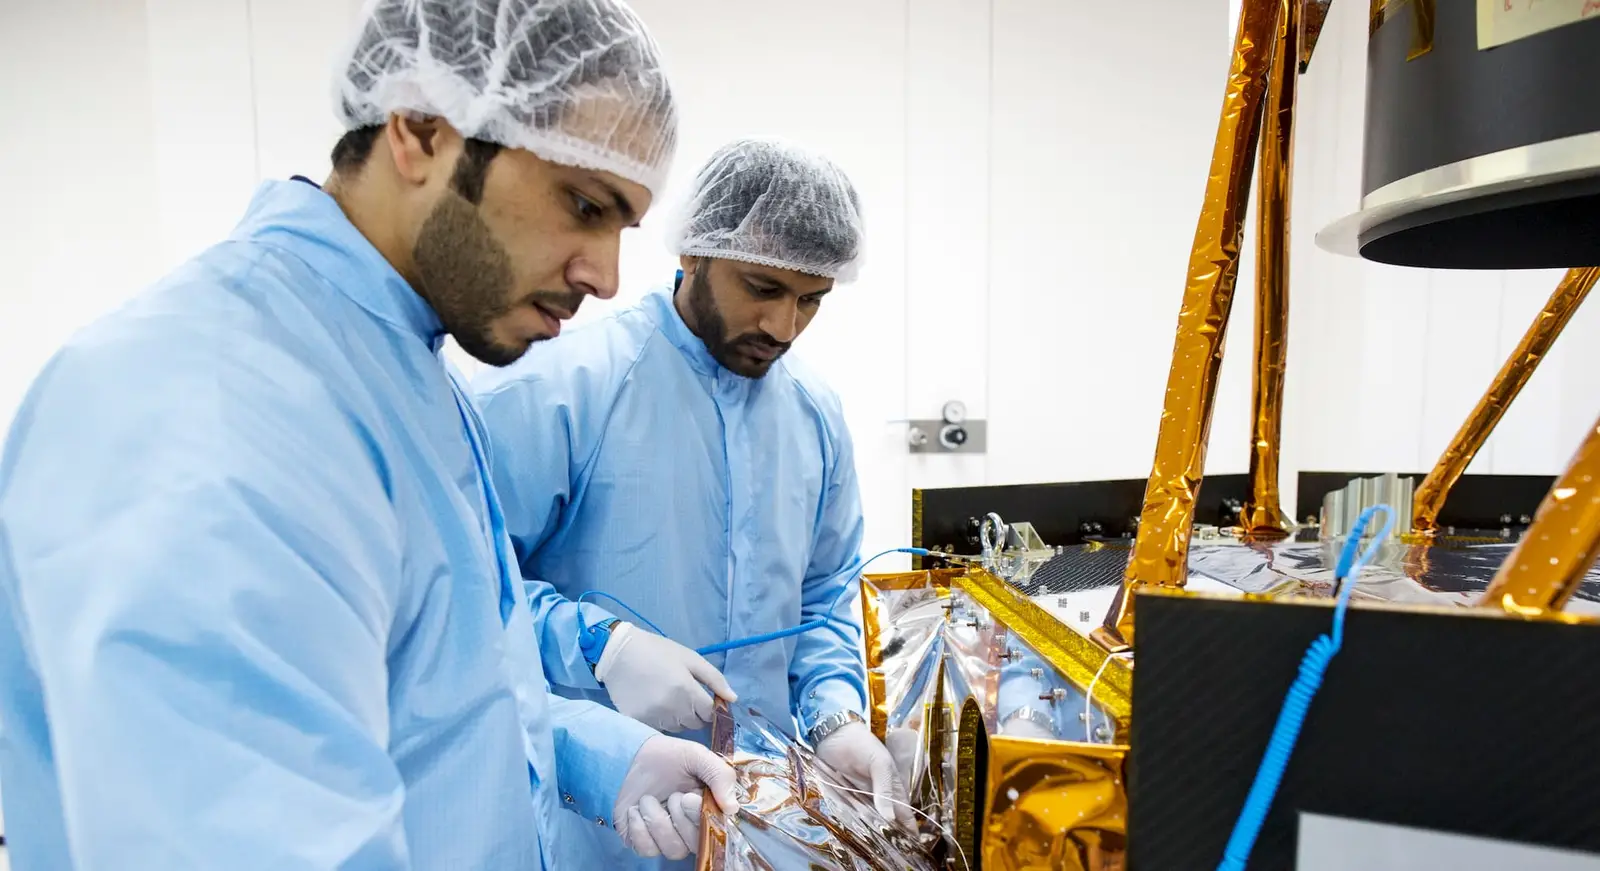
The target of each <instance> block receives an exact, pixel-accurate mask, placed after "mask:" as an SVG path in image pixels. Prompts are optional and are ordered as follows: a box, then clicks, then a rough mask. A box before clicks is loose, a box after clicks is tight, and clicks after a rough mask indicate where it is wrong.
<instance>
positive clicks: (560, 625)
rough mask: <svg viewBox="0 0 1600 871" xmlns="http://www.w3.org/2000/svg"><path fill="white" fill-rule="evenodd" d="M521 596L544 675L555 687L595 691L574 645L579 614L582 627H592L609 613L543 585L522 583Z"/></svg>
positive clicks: (590, 672) (595, 684)
mask: <svg viewBox="0 0 1600 871" xmlns="http://www.w3.org/2000/svg"><path fill="white" fill-rule="evenodd" d="M522 589H523V593H524V594H525V595H526V596H527V599H528V607H529V608H530V609H531V610H532V611H533V631H534V635H535V636H537V638H538V641H539V655H540V656H541V658H543V660H544V673H545V675H546V677H548V678H549V680H550V682H551V683H553V684H556V685H558V686H563V687H570V688H572V689H579V690H598V689H600V682H599V681H597V680H595V679H594V671H593V670H592V669H590V668H589V663H588V661H587V660H585V659H584V658H583V650H582V649H581V648H580V647H579V644H578V632H579V631H580V629H579V623H578V617H579V614H580V613H581V614H582V617H583V623H582V625H583V626H593V625H594V624H596V623H599V622H600V621H601V620H604V619H606V618H608V617H612V616H614V615H612V614H611V613H610V612H609V611H607V610H606V609H604V608H602V607H600V606H599V605H595V604H592V603H589V602H584V603H583V604H582V605H581V606H580V605H579V604H578V603H576V602H574V601H572V600H571V599H568V598H567V597H565V596H563V595H561V594H560V593H558V592H556V590H555V588H554V587H552V586H551V585H550V584H549V583H547V582H545V581H536V580H531V579H524V580H523V582H522Z"/></svg>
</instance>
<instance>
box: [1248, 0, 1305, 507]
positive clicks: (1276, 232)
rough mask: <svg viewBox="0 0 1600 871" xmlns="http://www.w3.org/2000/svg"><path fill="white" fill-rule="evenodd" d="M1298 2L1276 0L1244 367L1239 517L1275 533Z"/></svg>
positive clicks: (1286, 354)
mask: <svg viewBox="0 0 1600 871" xmlns="http://www.w3.org/2000/svg"><path fill="white" fill-rule="evenodd" d="M1303 2H1304V0H1279V10H1278V36H1277V45H1276V47H1275V48H1274V50H1273V54H1272V69H1271V73H1270V75H1269V78H1268V80H1267V105H1266V110H1265V111H1264V112H1263V116H1262V121H1261V168H1260V185H1261V187H1260V188H1259V189H1258V190H1257V191H1256V221H1257V225H1258V233H1257V238H1256V331H1255V332H1256V335H1255V347H1254V354H1255V356H1254V360H1253V363H1254V365H1253V367H1252V369H1251V376H1252V382H1253V383H1252V393H1251V414H1250V498H1249V499H1247V500H1245V504H1244V510H1243V511H1242V512H1241V513H1240V517H1239V523H1240V525H1241V526H1243V527H1244V530H1245V532H1246V533H1248V534H1250V535H1252V536H1255V537H1258V538H1260V537H1270V538H1282V537H1283V536H1284V535H1286V534H1288V532H1289V530H1290V529H1292V528H1293V526H1294V524H1293V523H1291V522H1290V520H1289V518H1287V517H1285V516H1284V513H1283V504H1282V499H1281V497H1280V496H1279V493H1278V459H1279V448H1280V446H1281V443H1282V441H1283V384H1284V376H1285V373H1286V369H1285V367H1286V365H1287V363H1288V357H1289V203H1290V193H1291V187H1292V186H1291V184H1290V182H1291V179H1292V178H1293V176H1294V103H1295V91H1296V87H1295V86H1296V84H1297V83H1298V81H1299V72H1300V64H1299V58H1298V56H1297V55H1298V47H1299V44H1300V16H1301V9H1302V4H1303Z"/></svg>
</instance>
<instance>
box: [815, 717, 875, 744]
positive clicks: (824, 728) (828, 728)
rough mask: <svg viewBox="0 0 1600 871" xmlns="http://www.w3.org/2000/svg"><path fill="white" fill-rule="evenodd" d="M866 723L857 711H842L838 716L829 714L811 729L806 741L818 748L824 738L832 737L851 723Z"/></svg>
mask: <svg viewBox="0 0 1600 871" xmlns="http://www.w3.org/2000/svg"><path fill="white" fill-rule="evenodd" d="M865 722H866V720H865V719H864V718H862V716H861V715H860V714H858V713H856V712H855V711H840V712H838V713H837V714H829V715H828V716H826V717H823V718H822V719H820V720H818V721H817V724H816V725H815V726H812V727H811V731H809V732H807V733H806V740H807V741H808V742H810V743H811V746H812V747H817V746H818V745H820V744H821V743H822V739H823V738H826V737H828V736H829V735H832V734H833V733H834V732H837V731H839V730H840V729H842V728H844V727H845V726H848V725H850V724H851V723H865Z"/></svg>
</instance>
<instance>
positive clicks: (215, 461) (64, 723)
mask: <svg viewBox="0 0 1600 871" xmlns="http://www.w3.org/2000/svg"><path fill="white" fill-rule="evenodd" d="M442 337H443V336H442V330H441V328H440V325H439V321H438V319H437V318H436V316H435V315H434V313H433V311H432V310H431V309H430V308H429V307H428V306H427V305H426V304H425V303H424V302H423V301H422V299H421V298H420V297H418V296H417V295H416V294H415V293H414V292H412V290H411V289H410V287H408V286H407V284H406V283H405V281H404V280H403V279H402V278H401V277H400V275H399V274H398V273H396V272H395V271H394V270H393V269H392V268H391V267H390V266H389V264H388V263H387V262H386V261H385V260H384V259H383V257H382V256H381V255H380V254H379V253H378V251H377V250H376V249H374V248H373V247H372V246H371V245H370V244H368V243H367V242H366V240H365V239H364V238H363V237H362V236H361V235H360V234H359V233H358V232H357V231H356V229H355V228H354V227H353V226H351V224H350V223H349V222H348V221H347V220H346V219H345V217H344V215H343V213H342V212H341V211H340V209H339V207H338V205H337V204H336V203H334V201H333V200H332V199H331V198H329V197H328V196H327V195H326V194H324V193H322V192H321V191H319V190H318V189H317V188H316V187H315V186H313V185H311V184H308V183H300V182H269V183H268V184H266V185H265V186H263V187H262V189H261V190H260V192H259V193H258V194H257V196H256V198H255V200H254V202H253V203H252V204H251V206H250V210H249V213H248V214H247V215H246V216H245V218H244V221H243V222H242V223H241V224H240V225H239V227H238V229H237V230H236V231H235V232H234V234H233V236H232V237H231V238H230V239H229V240H228V241H226V242H224V243H222V244H221V245H218V246H216V247H214V248H212V249H210V250H208V251H206V252H205V253H203V254H201V255H200V256H199V257H197V258H195V259H194V260H192V261H190V262H189V263H188V264H186V265H185V266H183V267H181V268H180V269H179V270H178V271H176V272H175V273H173V274H172V275H171V276H169V277H168V278H166V279H165V280H163V281H162V282H161V283H159V284H158V285H156V286H155V287H154V288H153V289H151V290H150V291H148V292H146V293H144V294H143V295H141V296H140V297H138V298H137V299H135V300H134V301H133V302H132V303H131V304H129V305H127V306H126V307H124V308H123V309H121V310H120V311H118V312H116V313H114V314H112V315H110V316H108V317H106V318H104V319H102V320H100V321H99V322H98V323H96V324H94V325H93V326H91V327H89V328H88V329H86V330H84V331H83V332H81V333H80V334H79V335H78V336H76V337H75V338H74V339H72V340H71V341H70V342H69V343H68V344H67V346H66V347H65V348H64V349H63V350H62V351H61V352H60V353H59V354H57V356H56V357H55V358H54V359H53V360H52V361H51V362H50V363H49V364H48V366H47V367H46V368H45V370H44V371H43V373H42V374H41V375H40V376H39V378H38V380H37V382H36V383H35V384H34V386H33V388H32V390H31V391H30V393H29V394H28V397H27V399H26V400H25V402H24V404H23V406H22V408H21V410H20V412H19V413H18V415H17V418H16V421H15V423H14V425H13V427H12V430H11V433H10V437H9V439H8V440H7V443H6V449H5V453H4V459H3V461H0V779H3V780H4V781H5V785H6V791H5V802H6V806H5V817H6V821H7V824H8V826H9V832H8V834H9V836H10V848H11V861H12V865H13V868H15V869H17V871H44V869H50V871H58V869H79V871H101V869H113V868H115V869H127V868H135V869H147V868H148V869H175V868H227V869H230V871H247V869H263V871H266V869H270V871H292V869H334V868H337V869H349V871H365V869H429V871H446V869H452V871H453V869H474V871H488V869H517V871H523V869H533V868H539V867H541V863H542V865H543V866H544V867H550V868H563V869H565V868H577V867H582V866H580V865H576V864H574V863H573V861H572V860H571V859H570V857H564V856H563V854H562V853H560V849H561V848H560V847H559V846H558V845H556V844H553V843H552V842H551V840H550V839H549V833H550V832H551V831H553V830H554V827H555V820H556V819H557V818H570V819H574V820H576V819H577V817H576V816H575V815H574V814H572V813H568V812H567V811H566V810H563V808H570V809H573V810H575V811H577V812H578V813H581V814H582V815H583V816H584V817H586V818H588V820H589V822H588V823H586V825H589V826H591V827H593V826H595V821H596V820H597V819H598V822H599V823H600V824H603V825H609V824H610V814H611V811H612V803H613V801H614V800H615V796H616V791H617V789H618V787H619V786H620V784H621V780H622V778H623V776H624V775H625V773H626V770H627V768H628V767H629V765H630V764H631V762H632V758H633V755H634V753H635V752H636V751H637V749H638V747H639V745H640V744H641V743H643V742H644V740H645V739H646V738H647V737H649V736H650V735H651V734H653V733H652V732H651V731H650V730H648V729H647V728H645V727H644V726H642V725H640V724H638V723H636V722H634V721H631V720H627V719H625V718H623V717H621V716H619V715H618V714H616V713H615V712H613V711H609V710H605V709H603V708H601V707H599V706H596V705H592V704H589V703H585V702H572V701H567V700H564V699H561V698H559V697H554V696H550V695H548V694H547V691H546V684H545V682H544V680H543V679H542V677H541V669H542V666H541V664H540V660H539V650H538V648H537V646H536V645H535V644H533V643H531V638H532V632H533V629H532V621H531V613H530V611H529V609H528V606H527V603H526V602H525V601H524V600H523V598H522V597H521V595H519V593H520V589H518V585H515V584H514V581H513V578H514V573H515V570H516V569H515V566H514V565H513V564H512V562H511V557H510V545H509V542H507V540H506V539H505V536H504V533H503V520H502V519H501V516H500V512H499V510H498V506H497V504H496V501H495V496H494V494H493V492H492V490H488V489H486V488H485V487H484V486H482V482H483V481H484V479H485V477H486V474H483V473H480V469H482V470H484V472H485V473H486V468H487V465H488V460H487V458H486V457H480V456H479V453H480V452H479V450H478V449H477V447H476V445H477V444H478V443H480V442H481V441H482V439H481V436H482V431H481V430H476V429H475V428H476V427H478V426H480V424H479V423H478V421H477V419H476V418H475V416H474V412H473V411H472V410H471V408H470V403H468V402H466V400H465V394H464V393H461V392H460V388H459V387H457V386H456V385H455V384H454V382H453V379H452V377H451V376H450V375H449V374H448V373H447V371H446V369H445V366H444V365H443V363H442V362H441V358H440V356H439V348H440V342H441V340H442ZM558 781H559V783H560V784H561V789H560V790H559V791H558V789H557V782H558Z"/></svg>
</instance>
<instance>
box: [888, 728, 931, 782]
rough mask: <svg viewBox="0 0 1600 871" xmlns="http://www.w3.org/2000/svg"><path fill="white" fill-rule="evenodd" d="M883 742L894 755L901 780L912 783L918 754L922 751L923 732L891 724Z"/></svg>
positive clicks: (895, 765) (896, 769)
mask: <svg viewBox="0 0 1600 871" xmlns="http://www.w3.org/2000/svg"><path fill="white" fill-rule="evenodd" d="M883 743H884V744H885V745H887V746H888V748H889V755H890V756H892V757H894V768H895V772H896V773H897V774H898V775H899V777H900V782H901V783H910V782H911V781H912V780H913V778H912V775H913V774H914V773H916V770H917V769H916V765H917V754H919V753H921V752H922V733H920V732H918V731H917V730H916V729H908V728H905V727H896V726H890V727H889V733H888V734H887V735H885V736H884V742H883Z"/></svg>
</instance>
